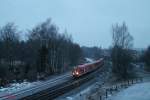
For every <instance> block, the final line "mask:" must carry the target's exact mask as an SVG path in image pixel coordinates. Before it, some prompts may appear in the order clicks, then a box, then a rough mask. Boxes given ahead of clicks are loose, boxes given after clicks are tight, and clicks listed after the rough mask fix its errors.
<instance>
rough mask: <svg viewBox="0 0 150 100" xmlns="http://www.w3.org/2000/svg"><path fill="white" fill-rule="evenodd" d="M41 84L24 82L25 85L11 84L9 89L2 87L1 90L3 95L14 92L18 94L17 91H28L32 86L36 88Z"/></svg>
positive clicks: (0, 92)
mask: <svg viewBox="0 0 150 100" xmlns="http://www.w3.org/2000/svg"><path fill="white" fill-rule="evenodd" d="M37 84H39V82H38V81H37V82H32V83H30V82H23V83H12V84H10V86H9V87H1V88H0V94H3V93H14V92H17V91H20V90H23V89H27V88H30V87H32V86H35V85H37Z"/></svg>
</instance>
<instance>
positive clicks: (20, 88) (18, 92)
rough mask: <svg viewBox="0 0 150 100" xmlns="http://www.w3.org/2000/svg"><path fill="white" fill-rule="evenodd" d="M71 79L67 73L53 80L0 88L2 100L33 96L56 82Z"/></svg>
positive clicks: (15, 84) (13, 84)
mask: <svg viewBox="0 0 150 100" xmlns="http://www.w3.org/2000/svg"><path fill="white" fill-rule="evenodd" d="M70 77H71V76H70V72H67V73H64V74H62V75H56V76H54V77H52V78H51V79H48V80H45V81H36V82H22V83H12V84H10V85H9V86H8V87H0V99H2V98H5V97H6V98H8V97H9V96H12V95H13V97H15V98H20V97H22V96H27V95H31V94H33V93H35V92H37V91H41V90H44V89H46V88H48V87H51V86H54V85H55V84H56V82H57V83H61V82H64V81H66V80H68V79H69V78H70ZM11 100H12V99H11ZM15 100H16V99H15Z"/></svg>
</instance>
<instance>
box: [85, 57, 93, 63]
mask: <svg viewBox="0 0 150 100" xmlns="http://www.w3.org/2000/svg"><path fill="white" fill-rule="evenodd" d="M85 59H86V61H87V62H90V63H91V62H93V61H94V60H93V59H92V58H85Z"/></svg>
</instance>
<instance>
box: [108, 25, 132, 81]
mask: <svg viewBox="0 0 150 100" xmlns="http://www.w3.org/2000/svg"><path fill="white" fill-rule="evenodd" d="M112 40H113V48H112V54H111V58H112V63H113V72H114V74H115V75H117V76H119V77H121V78H124V79H125V78H127V77H128V74H129V71H130V69H131V67H130V62H131V61H132V52H131V48H132V46H133V37H132V36H131V35H130V33H129V32H128V28H127V26H126V24H125V22H124V23H123V24H122V25H118V24H116V25H114V26H113V27H112Z"/></svg>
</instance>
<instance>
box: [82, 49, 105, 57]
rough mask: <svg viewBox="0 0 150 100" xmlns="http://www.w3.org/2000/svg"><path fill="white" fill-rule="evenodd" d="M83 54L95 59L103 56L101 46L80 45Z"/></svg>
mask: <svg viewBox="0 0 150 100" xmlns="http://www.w3.org/2000/svg"><path fill="white" fill-rule="evenodd" d="M82 51H83V55H84V57H86V58H93V59H95V60H97V59H99V58H101V57H103V50H102V48H101V47H85V46H83V47H82Z"/></svg>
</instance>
